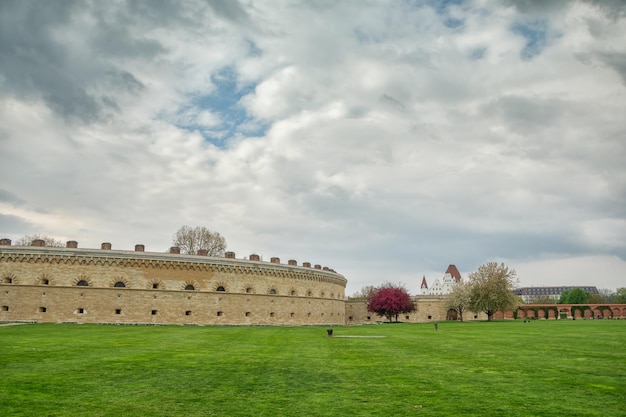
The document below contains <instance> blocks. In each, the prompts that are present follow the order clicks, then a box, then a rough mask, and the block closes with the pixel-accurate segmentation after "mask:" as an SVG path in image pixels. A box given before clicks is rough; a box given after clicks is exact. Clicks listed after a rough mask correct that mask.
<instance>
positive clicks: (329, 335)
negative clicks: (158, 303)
mask: <svg viewBox="0 0 626 417" xmlns="http://www.w3.org/2000/svg"><path fill="white" fill-rule="evenodd" d="M326 333H328V337H332V335H333V329H326Z"/></svg>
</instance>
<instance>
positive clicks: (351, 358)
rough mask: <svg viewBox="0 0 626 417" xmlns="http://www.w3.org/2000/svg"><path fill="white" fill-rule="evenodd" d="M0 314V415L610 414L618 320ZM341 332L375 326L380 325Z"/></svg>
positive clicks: (620, 352)
mask: <svg viewBox="0 0 626 417" xmlns="http://www.w3.org/2000/svg"><path fill="white" fill-rule="evenodd" d="M334 333H335V336H333V337H327V336H326V328H325V327H178V326H166V327H133V326H104V325H56V324H37V325H19V326H2V327H0V348H1V354H0V372H1V378H0V415H2V416H447V415H455V416H624V415H626V320H603V321H599V320H596V321H586V320H576V321H565V320H563V321H533V322H532V323H530V324H525V323H523V322H521V321H515V322H514V321H505V322H492V323H485V322H479V323H455V322H445V323H440V324H439V330H438V331H435V330H434V327H433V325H432V324H385V325H371V326H354V327H335V328H334ZM341 336H385V337H382V338H365V337H351V338H349V337H341Z"/></svg>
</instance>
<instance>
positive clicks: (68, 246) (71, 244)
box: [65, 240, 78, 249]
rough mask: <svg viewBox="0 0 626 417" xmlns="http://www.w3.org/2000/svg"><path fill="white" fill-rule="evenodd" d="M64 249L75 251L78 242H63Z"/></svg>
mask: <svg viewBox="0 0 626 417" xmlns="http://www.w3.org/2000/svg"><path fill="white" fill-rule="evenodd" d="M65 247H66V248H70V249H76V248H78V242H77V241H75V240H68V241H67V242H65Z"/></svg>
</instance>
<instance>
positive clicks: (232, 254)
mask: <svg viewBox="0 0 626 417" xmlns="http://www.w3.org/2000/svg"><path fill="white" fill-rule="evenodd" d="M224 258H228V259H235V252H225V253H224Z"/></svg>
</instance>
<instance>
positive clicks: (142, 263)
mask: <svg viewBox="0 0 626 417" xmlns="http://www.w3.org/2000/svg"><path fill="white" fill-rule="evenodd" d="M3 277H10V279H7V280H4V279H1V278H3ZM79 282H81V283H87V285H86V286H82V285H81V286H78V285H77V283H79ZM120 283H123V286H121V284H120ZM0 286H1V287H2V288H1V292H0V305H1V306H2V308H1V309H0V321H40V322H80V323H108V322H111V323H146V324H200V325H201V324H228V325H232V324H251V325H253V324H268V325H272V324H274V325H281V324H343V323H344V322H345V302H344V296H345V287H346V279H345V278H344V277H343V276H342V275H341V274H338V273H336V272H334V271H332V270H328V269H327V270H322V269H314V268H308V267H304V266H297V265H293V264H292V265H283V264H278V263H276V262H275V261H274V262H262V261H249V260H243V259H234V258H210V257H206V256H191V255H180V254H160V253H150V252H143V251H135V252H132V251H112V250H108V249H107V250H98V249H77V248H52V247H10V246H8V247H4V246H3V247H0ZM185 288H193V290H190V289H188V290H186V289H185ZM218 289H219V290H218Z"/></svg>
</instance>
